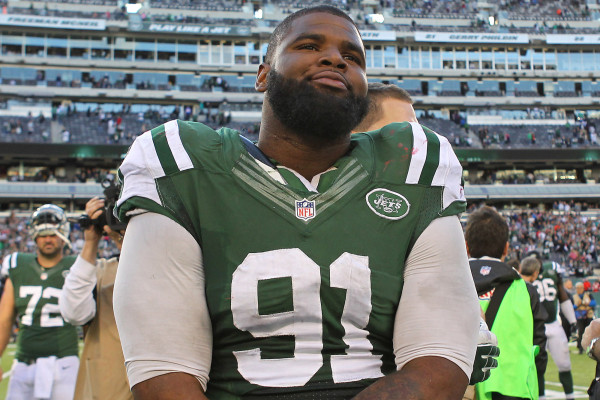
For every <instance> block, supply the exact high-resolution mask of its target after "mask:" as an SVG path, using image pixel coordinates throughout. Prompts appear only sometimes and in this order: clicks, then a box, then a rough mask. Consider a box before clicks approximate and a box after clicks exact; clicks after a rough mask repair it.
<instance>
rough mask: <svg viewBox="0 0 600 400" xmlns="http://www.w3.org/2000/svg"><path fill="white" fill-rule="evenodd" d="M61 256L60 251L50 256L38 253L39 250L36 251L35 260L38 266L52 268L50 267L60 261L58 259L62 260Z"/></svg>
mask: <svg viewBox="0 0 600 400" xmlns="http://www.w3.org/2000/svg"><path fill="white" fill-rule="evenodd" d="M62 258H63V254H62V252H61V253H58V254H56V255H54V256H51V257H48V256H46V255H44V254H42V253H40V252H39V251H38V252H37V261H38V264H40V266H41V267H42V268H52V267H54V266H56V265H57V264H58V263H59V262H60V260H62Z"/></svg>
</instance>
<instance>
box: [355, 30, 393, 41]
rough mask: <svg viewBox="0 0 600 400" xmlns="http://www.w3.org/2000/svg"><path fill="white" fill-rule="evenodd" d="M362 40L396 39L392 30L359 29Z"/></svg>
mask: <svg viewBox="0 0 600 400" xmlns="http://www.w3.org/2000/svg"><path fill="white" fill-rule="evenodd" d="M360 36H361V37H362V40H392V41H395V40H396V32H394V31H361V32H360Z"/></svg>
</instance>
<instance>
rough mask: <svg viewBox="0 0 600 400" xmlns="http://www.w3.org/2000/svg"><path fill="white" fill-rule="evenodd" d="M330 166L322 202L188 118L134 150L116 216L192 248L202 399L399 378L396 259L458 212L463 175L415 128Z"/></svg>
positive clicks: (341, 390)
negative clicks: (196, 263)
mask: <svg viewBox="0 0 600 400" xmlns="http://www.w3.org/2000/svg"><path fill="white" fill-rule="evenodd" d="M334 167H335V170H334V171H330V172H328V173H327V175H325V176H323V177H322V178H321V182H320V183H319V193H315V192H310V191H308V190H307V189H306V188H304V187H298V185H296V186H294V185H292V184H291V183H289V182H288V184H283V183H280V182H278V181H277V180H276V179H274V178H272V175H271V174H269V172H273V171H269V167H267V166H266V165H265V164H262V163H258V162H257V161H256V159H254V158H253V157H252V156H251V155H250V154H249V152H248V151H247V149H246V147H245V146H244V145H243V143H242V141H241V140H240V137H239V134H238V133H237V132H235V131H232V130H229V129H221V130H220V131H218V132H216V131H214V130H212V129H210V128H208V127H206V126H204V125H202V124H198V123H192V122H184V121H170V122H168V123H166V124H165V125H162V126H159V127H157V128H155V129H153V130H152V131H150V132H146V133H145V134H143V135H141V136H140V137H139V138H138V139H137V140H136V141H135V142H134V144H133V145H132V147H131V148H130V150H129V152H128V154H127V157H126V158H125V160H124V162H123V164H122V165H121V167H120V170H119V175H120V177H121V178H122V179H123V181H124V185H123V190H122V193H121V198H120V199H119V201H118V205H117V212H118V214H119V217H120V218H121V219H126V218H127V213H128V212H129V211H132V210H135V209H146V210H150V211H153V212H156V213H160V214H163V215H165V216H167V217H169V218H171V219H173V220H174V221H176V222H177V223H178V224H180V225H181V226H182V227H184V228H185V229H187V230H188V231H189V232H190V233H191V234H192V235H193V236H194V238H195V239H196V241H197V242H198V244H199V245H200V246H201V248H202V253H203V265H204V271H205V279H206V283H205V286H206V298H207V304H208V308H209V313H210V318H211V322H212V329H213V359H212V364H211V371H210V380H209V383H208V389H207V395H208V397H209V398H211V399H237V398H241V397H244V398H246V397H248V396H265V395H269V394H271V395H284V394H285V395H286V396H292V397H291V398H293V397H294V396H295V395H298V396H302V394H303V393H306V392H307V391H309V392H314V391H324V392H327V393H328V394H327V395H325V397H326V398H337V397H339V398H349V397H352V396H353V395H355V394H356V393H357V392H358V391H360V390H361V389H363V388H364V387H366V386H367V385H369V384H370V383H372V382H373V381H374V380H375V379H377V378H379V377H381V376H383V375H386V374H389V373H391V372H393V371H395V370H396V365H395V362H394V354H393V345H392V334H393V328H394V317H395V314H396V310H397V307H398V304H399V302H400V297H401V295H402V285H403V271H404V265H405V261H406V259H407V256H408V254H409V252H410V249H411V247H412V245H413V244H414V242H415V241H416V239H417V238H418V237H419V235H420V234H421V233H422V232H423V230H424V229H425V228H426V227H427V226H428V225H429V223H430V222H431V221H432V220H433V219H435V218H438V217H442V216H449V215H456V214H458V213H460V212H462V211H464V209H465V206H466V202H465V198H464V195H463V190H462V187H461V178H462V168H461V166H460V164H459V162H458V160H457V158H456V156H455V155H454V152H453V151H452V148H451V146H450V144H449V143H448V141H447V140H446V139H445V138H443V137H441V136H439V135H437V134H436V133H434V132H432V131H430V130H429V129H427V128H423V127H421V126H420V125H418V124H412V123H400V124H391V125H388V126H386V127H384V128H382V129H381V130H379V131H374V132H368V133H362V134H356V135H353V137H352V143H351V149H350V151H349V152H348V153H347V154H346V155H345V156H344V157H342V158H341V159H339V160H338V161H337V162H336V163H335V165H334ZM286 398H288V397H286Z"/></svg>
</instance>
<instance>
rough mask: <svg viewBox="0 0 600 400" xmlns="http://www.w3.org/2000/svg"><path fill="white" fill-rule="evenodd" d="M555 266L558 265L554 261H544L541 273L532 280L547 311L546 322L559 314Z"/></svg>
mask: <svg viewBox="0 0 600 400" xmlns="http://www.w3.org/2000/svg"><path fill="white" fill-rule="evenodd" d="M557 268H558V265H557V264H556V263H555V262H545V263H544V264H543V271H542V273H541V274H539V275H538V277H537V279H536V280H535V281H533V286H535V288H536V289H537V292H538V294H539V295H540V301H541V302H542V305H543V306H544V308H545V309H546V312H547V313H548V318H546V323H547V324H549V323H551V322H554V321H556V320H557V318H558V314H559V301H558V285H559V282H560V277H559V275H558V272H557Z"/></svg>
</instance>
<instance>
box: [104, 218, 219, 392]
mask: <svg viewBox="0 0 600 400" xmlns="http://www.w3.org/2000/svg"><path fill="white" fill-rule="evenodd" d="M114 308H115V319H116V321H117V328H118V330H119V335H120V337H121V345H122V346H123V354H124V356H125V365H126V368H127V376H128V377H129V383H130V385H131V387H133V386H134V385H136V384H137V383H139V382H142V381H145V380H147V379H150V378H153V377H156V376H159V375H163V374H168V373H171V372H184V373H187V374H190V375H192V376H194V377H196V378H197V379H198V380H199V381H200V383H201V384H202V387H203V388H204V389H206V384H207V382H208V373H209V370H210V363H211V357H212V328H211V323H210V318H209V314H208V307H207V305H206V298H205V293H204V271H203V268H202V251H201V249H200V246H199V245H198V243H197V242H196V241H195V240H194V238H193V237H192V236H191V235H190V233H189V232H188V231H186V230H185V229H184V228H183V227H181V226H180V225H178V224H177V223H176V222H174V221H173V220H171V219H169V218H167V217H165V216H162V215H160V214H155V213H144V214H140V215H137V216H135V217H133V218H132V219H131V221H130V222H129V225H128V226H127V232H126V233H125V239H124V241H123V248H122V250H121V259H120V261H119V269H118V270H117V277H116V280H115V289H114Z"/></svg>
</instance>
